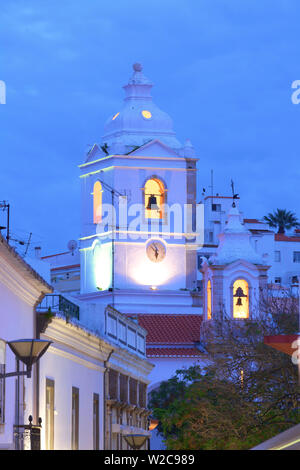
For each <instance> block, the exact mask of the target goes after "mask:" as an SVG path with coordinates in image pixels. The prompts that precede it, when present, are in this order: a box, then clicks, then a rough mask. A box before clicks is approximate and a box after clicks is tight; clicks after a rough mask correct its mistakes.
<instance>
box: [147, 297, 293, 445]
mask: <svg viewBox="0 0 300 470" xmlns="http://www.w3.org/2000/svg"><path fill="white" fill-rule="evenodd" d="M297 319H298V306H297V302H296V301H295V299H293V298H292V297H290V296H287V297H285V298H281V299H278V298H272V297H270V296H269V295H267V296H266V297H265V298H264V299H263V300H262V302H261V308H260V313H257V314H256V318H255V319H254V320H252V321H251V320H238V321H236V320H231V319H229V318H228V317H226V315H224V316H223V317H222V318H220V319H215V320H211V321H209V322H206V324H205V327H204V331H203V337H204V338H205V343H206V344H205V345H206V349H207V352H208V355H209V359H210V363H209V364H208V366H207V367H206V368H205V369H204V368H201V367H199V366H198V367H197V366H195V367H193V368H190V369H186V370H181V371H177V373H176V375H175V377H173V378H172V379H170V380H169V381H166V382H163V383H162V384H161V386H160V388H159V389H158V390H156V391H155V392H153V393H152V395H151V401H150V407H151V408H152V409H153V410H154V411H153V412H154V416H155V417H156V418H158V419H159V420H160V428H159V431H160V432H161V434H162V435H163V437H164V439H165V442H166V445H167V447H168V449H249V448H251V447H253V446H255V445H256V444H258V443H260V442H262V441H264V440H266V439H269V438H270V437H272V436H273V435H275V434H277V433H279V432H281V431H283V430H285V429H287V428H289V427H291V426H293V425H294V424H297V423H298V422H300V416H299V413H298V407H299V400H300V392H299V386H298V373H297V367H296V366H295V365H293V363H292V361H291V358H290V357H289V356H288V355H286V354H284V353H281V352H278V351H276V350H274V349H272V348H270V347H268V346H266V345H265V344H264V342H263V339H264V336H265V335H273V334H274V335H275V334H291V333H294V332H295V331H297V330H298V323H297ZM241 371H242V372H241Z"/></svg>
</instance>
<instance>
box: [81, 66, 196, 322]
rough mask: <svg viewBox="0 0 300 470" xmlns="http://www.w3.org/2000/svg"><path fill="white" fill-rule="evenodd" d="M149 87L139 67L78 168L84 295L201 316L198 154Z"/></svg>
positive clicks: (133, 308)
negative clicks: (197, 295) (196, 298)
mask: <svg viewBox="0 0 300 470" xmlns="http://www.w3.org/2000/svg"><path fill="white" fill-rule="evenodd" d="M152 86H153V85H152V83H151V82H150V81H149V80H148V79H147V78H146V77H145V76H144V74H143V72H142V66H141V65H140V64H134V65H133V75H132V77H131V78H130V80H129V82H128V83H127V84H126V85H125V86H124V87H123V88H124V90H125V99H124V102H123V106H122V107H120V109H119V110H118V109H116V110H115V112H114V113H113V114H112V115H111V116H110V117H109V119H108V120H107V122H106V124H105V127H104V135H103V137H102V142H101V144H95V145H94V146H93V147H92V148H91V149H90V150H89V152H88V154H87V156H86V161H85V162H84V163H83V164H82V165H80V170H81V183H82V211H81V213H82V220H81V227H82V231H81V296H82V298H85V299H95V300H97V301H101V302H103V303H106V304H109V303H113V304H114V305H115V306H116V307H117V308H119V309H120V310H121V311H123V312H124V311H125V312H126V311H127V312H147V311H149V312H151V313H152V312H153V313H155V311H157V312H160V313H164V312H166V313H168V312H173V313H176V311H178V312H181V311H182V309H183V310H184V312H183V313H189V312H190V311H193V313H196V312H195V309H194V308H193V295H191V291H194V290H196V287H197V286H196V282H197V281H196V280H197V276H196V244H195V235H194V233H193V230H194V229H195V226H194V225H195V224H194V222H195V202H196V163H197V159H196V158H195V152H194V149H193V147H192V144H191V143H190V141H187V142H186V144H185V145H184V146H183V145H182V144H181V143H180V142H179V141H178V140H177V138H176V135H175V132H174V131H173V123H172V120H171V118H170V116H169V115H168V114H166V113H165V112H163V111H161V110H160V109H159V108H158V107H157V106H156V105H155V103H154V102H153V100H152V96H151V88H152ZM186 204H190V205H191V206H193V207H192V209H186V208H185V205H186ZM111 205H113V207H114V210H110V207H111ZM189 210H191V212H189ZM185 211H186V212H185ZM191 214H192V215H191ZM176 309H177V310H176Z"/></svg>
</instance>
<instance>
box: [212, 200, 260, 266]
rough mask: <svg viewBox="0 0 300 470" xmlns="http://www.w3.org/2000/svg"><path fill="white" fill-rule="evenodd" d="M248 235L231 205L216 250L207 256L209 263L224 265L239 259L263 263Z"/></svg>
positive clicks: (236, 210) (237, 212) (238, 214)
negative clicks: (213, 253)
mask: <svg viewBox="0 0 300 470" xmlns="http://www.w3.org/2000/svg"><path fill="white" fill-rule="evenodd" d="M250 237H251V234H250V232H249V231H248V230H247V229H246V228H245V226H244V225H242V224H241V220H240V213H239V211H238V209H237V208H236V207H232V208H231V209H230V211H229V213H228V220H227V225H226V227H225V229H224V231H223V233H220V234H219V240H220V243H219V246H218V248H217V252H216V254H215V255H213V256H211V257H210V258H209V264H211V265H224V264H229V263H233V262H234V261H237V260H240V259H241V260H245V261H248V262H250V263H252V264H264V262H263V259H262V257H261V256H260V255H259V254H258V253H256V251H255V250H254V248H253V247H252V245H251V242H250Z"/></svg>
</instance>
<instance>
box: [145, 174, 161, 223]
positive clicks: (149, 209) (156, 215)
mask: <svg viewBox="0 0 300 470" xmlns="http://www.w3.org/2000/svg"><path fill="white" fill-rule="evenodd" d="M144 194H145V200H144V204H145V217H146V219H162V217H163V204H164V202H165V188H164V185H163V183H162V182H161V181H160V180H159V179H157V178H151V179H149V180H148V181H147V182H146V184H145V188H144Z"/></svg>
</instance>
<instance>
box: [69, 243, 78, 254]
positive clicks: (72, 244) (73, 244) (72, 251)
mask: <svg viewBox="0 0 300 470" xmlns="http://www.w3.org/2000/svg"><path fill="white" fill-rule="evenodd" d="M76 248H77V241H76V240H70V241H69V242H68V249H69V251H71V253H72V256H74V252H75V250H76Z"/></svg>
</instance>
